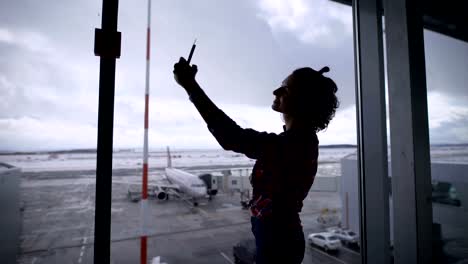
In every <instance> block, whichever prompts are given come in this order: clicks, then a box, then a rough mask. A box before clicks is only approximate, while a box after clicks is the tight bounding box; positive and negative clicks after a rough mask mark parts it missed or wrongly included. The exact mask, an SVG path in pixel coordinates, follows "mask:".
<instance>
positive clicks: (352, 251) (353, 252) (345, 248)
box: [341, 247, 361, 257]
mask: <svg viewBox="0 0 468 264" xmlns="http://www.w3.org/2000/svg"><path fill="white" fill-rule="evenodd" d="M341 249H344V250H346V251H348V252H349V253H352V254H354V255H356V256H358V257H360V256H361V254H359V253H357V252H356V251H354V250H352V249H349V248H347V247H341Z"/></svg>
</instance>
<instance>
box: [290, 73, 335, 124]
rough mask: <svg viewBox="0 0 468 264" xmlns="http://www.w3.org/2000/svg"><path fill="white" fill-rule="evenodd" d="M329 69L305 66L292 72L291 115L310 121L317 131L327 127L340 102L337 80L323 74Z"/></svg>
mask: <svg viewBox="0 0 468 264" xmlns="http://www.w3.org/2000/svg"><path fill="white" fill-rule="evenodd" d="M329 70H330V69H329V68H328V67H324V68H322V69H321V70H320V71H315V70H313V69H312V68H309V67H305V68H299V69H296V70H294V71H293V72H292V74H291V76H292V85H291V87H289V89H290V96H291V102H292V109H291V110H292V112H291V115H292V116H293V117H294V118H298V119H300V120H302V121H305V122H307V123H309V124H310V125H311V126H312V128H313V129H314V131H315V132H318V131H321V130H323V129H325V128H327V126H328V124H329V123H330V121H331V120H332V119H333V117H334V116H335V112H336V109H337V108H338V107H339V104H340V103H339V101H338V98H337V97H336V92H337V91H338V87H337V86H336V84H335V82H334V81H333V80H332V79H330V78H328V77H325V76H323V73H324V72H328V71H329Z"/></svg>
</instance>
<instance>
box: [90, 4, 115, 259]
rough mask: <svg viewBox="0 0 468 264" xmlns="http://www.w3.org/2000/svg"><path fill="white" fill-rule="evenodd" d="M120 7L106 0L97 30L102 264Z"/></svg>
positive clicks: (98, 244) (107, 233)
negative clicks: (99, 26)
mask: <svg viewBox="0 0 468 264" xmlns="http://www.w3.org/2000/svg"><path fill="white" fill-rule="evenodd" d="M118 4H119V1H118V0H103V4H102V25H101V27H102V29H96V36H95V37H96V39H95V46H94V52H95V54H96V55H97V56H100V73H99V110H98V137H97V162H96V205H95V219H94V263H99V264H101V263H110V237H111V202H112V150H113V129H114V93H115V64H116V58H118V57H120V33H119V32H117V20H118Z"/></svg>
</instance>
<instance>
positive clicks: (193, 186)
mask: <svg viewBox="0 0 468 264" xmlns="http://www.w3.org/2000/svg"><path fill="white" fill-rule="evenodd" d="M165 171H166V176H167V178H168V180H169V181H170V182H171V183H173V184H177V185H178V186H179V189H180V191H182V192H184V193H185V194H188V195H189V196H191V197H193V198H194V199H198V198H205V197H206V196H207V187H206V185H205V183H204V182H203V181H202V180H201V179H200V178H198V177H197V176H196V175H193V174H191V173H188V172H186V171H183V170H179V169H174V168H166V170H165Z"/></svg>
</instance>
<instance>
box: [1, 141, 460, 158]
mask: <svg viewBox="0 0 468 264" xmlns="http://www.w3.org/2000/svg"><path fill="white" fill-rule="evenodd" d="M319 147H320V148H322V149H338V148H356V147H357V145H353V144H336V145H320V146H319ZM431 147H468V143H462V144H432V145H431ZM187 150H188V149H186V150H185V151H187ZM197 150H199V149H197ZM210 150H215V149H207V151H210ZM127 151H128V152H132V151H135V150H134V149H115V150H114V153H118V152H127ZM163 151H165V150H163V149H161V152H163ZM150 152H151V150H150ZM73 153H96V149H70V150H53V151H25V152H22V151H0V155H37V154H73Z"/></svg>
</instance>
